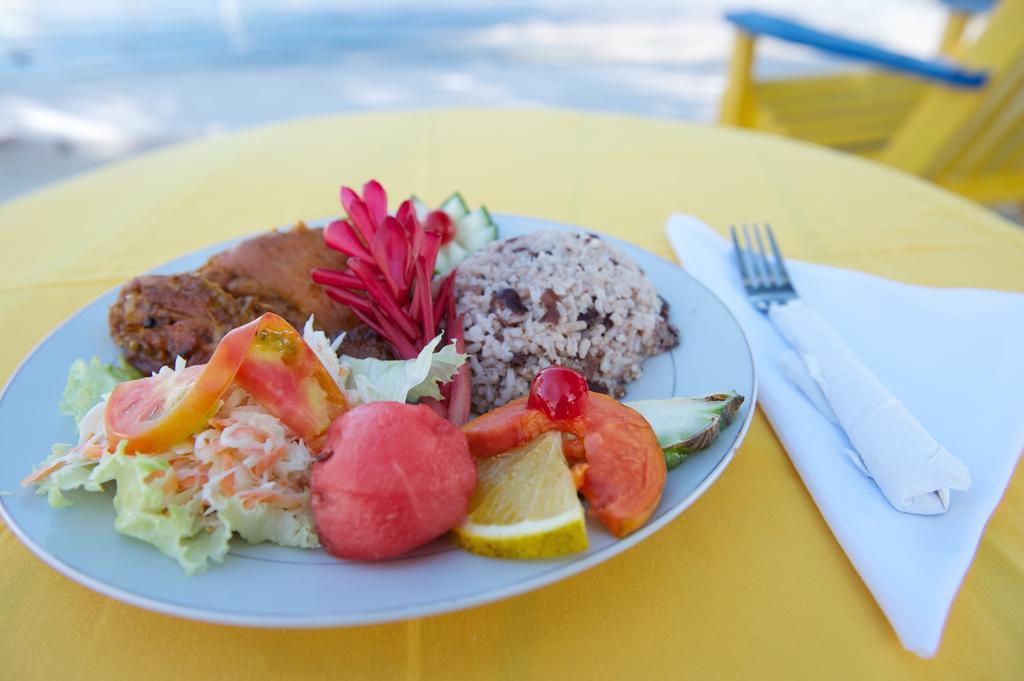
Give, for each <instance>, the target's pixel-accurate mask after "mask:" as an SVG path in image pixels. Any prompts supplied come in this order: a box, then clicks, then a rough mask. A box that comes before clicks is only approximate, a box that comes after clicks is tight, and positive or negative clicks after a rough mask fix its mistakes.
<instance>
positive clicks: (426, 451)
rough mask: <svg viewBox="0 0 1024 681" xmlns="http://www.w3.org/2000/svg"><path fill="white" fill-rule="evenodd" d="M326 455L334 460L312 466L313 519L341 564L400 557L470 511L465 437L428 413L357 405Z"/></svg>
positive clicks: (331, 434)
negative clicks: (342, 561) (344, 559)
mask: <svg viewBox="0 0 1024 681" xmlns="http://www.w3.org/2000/svg"><path fill="white" fill-rule="evenodd" d="M326 449H327V451H330V452H331V454H330V456H329V458H327V459H322V460H320V461H317V462H316V463H314V464H313V472H312V479H311V481H310V492H311V494H312V500H313V518H314V520H315V522H316V531H317V534H319V535H320V543H321V544H323V545H324V548H326V549H327V551H328V552H330V553H332V554H334V555H335V556H338V557H339V558H348V559H352V560H380V559H382V558H390V557H392V556H397V555H399V554H402V553H405V552H406V551H408V550H409V549H412V548H415V547H417V546H419V545H421V544H425V543H427V542H428V541H430V540H431V539H434V538H435V537H439V536H440V535H442V534H444V533H445V532H447V531H448V530H450V529H451V528H452V527H454V526H455V525H456V524H457V523H458V522H459V521H460V520H462V518H463V517H464V516H465V515H466V513H467V512H468V511H469V502H470V498H471V497H472V495H473V488H474V487H476V464H475V463H474V462H473V457H472V456H471V455H470V453H469V445H467V444H466V436H465V435H463V434H462V431H461V430H460V429H459V428H457V427H456V426H454V425H452V424H451V423H450V422H448V421H446V420H445V419H443V418H441V417H440V416H438V415H437V413H436V412H434V411H433V410H432V409H430V408H429V407H426V406H422V405H413V404H399V403H398V402H373V403H370V404H365V405H363V406H361V407H356V408H355V409H352V410H350V411H348V412H345V413H344V414H342V415H341V416H339V417H338V418H337V419H335V420H334V422H333V423H332V424H331V427H330V429H329V430H328V431H327V448H326Z"/></svg>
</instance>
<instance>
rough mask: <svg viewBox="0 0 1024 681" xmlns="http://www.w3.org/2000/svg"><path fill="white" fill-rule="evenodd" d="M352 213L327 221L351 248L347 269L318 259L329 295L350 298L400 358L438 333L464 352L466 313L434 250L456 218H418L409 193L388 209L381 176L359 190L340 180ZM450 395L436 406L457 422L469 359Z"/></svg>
mask: <svg viewBox="0 0 1024 681" xmlns="http://www.w3.org/2000/svg"><path fill="white" fill-rule="evenodd" d="M341 203H342V205H343V206H344V207H345V212H346V213H347V214H348V217H347V218H346V219H344V220H335V221H334V222H332V223H330V224H329V225H327V228H326V229H324V242H325V243H326V244H327V245H328V246H329V247H331V248H333V249H334V250H336V251H340V252H341V253H344V254H345V255H346V256H348V262H347V263H346V268H345V269H344V270H341V271H339V270H331V269H326V268H323V267H318V268H316V269H314V270H313V272H312V275H313V281H315V282H316V283H318V284H321V285H322V286H323V287H324V290H325V292H326V293H327V295H328V296H330V297H331V298H333V299H334V300H336V301H338V302H339V303H342V304H344V305H347V306H348V307H349V308H350V309H351V310H352V312H353V314H355V315H356V316H357V317H358V318H359V319H360V320H362V321H363V323H365V324H366V325H367V326H369V327H370V328H372V329H373V330H374V331H376V332H377V333H378V334H380V335H381V337H382V338H384V340H386V341H387V343H388V345H390V346H391V349H392V350H393V351H394V353H395V355H396V356H397V357H399V358H401V359H411V358H413V357H415V356H416V355H418V354H419V352H420V350H422V349H423V348H424V346H426V345H427V343H429V342H430V341H431V340H433V339H434V338H435V337H436V336H437V334H439V333H442V332H443V333H444V335H445V338H446V339H448V340H450V341H454V342H455V344H456V348H457V349H458V351H459V352H464V345H465V344H464V341H463V335H462V317H460V316H459V315H457V314H456V313H455V295H454V288H455V275H456V272H457V271H458V270H453V271H452V272H451V273H450V274H448V275H447V276H445V277H443V278H442V279H440V280H439V281H438V282H437V283H436V284H435V283H434V281H433V274H434V266H435V264H436V261H437V251H438V249H439V248H440V247H441V245H442V244H443V243H444V242H445V240H450V239H451V238H452V235H453V234H454V226H453V225H452V221H451V219H450V218H449V217H448V216H447V215H446V214H444V213H442V212H441V211H434V212H433V213H431V214H430V215H428V216H427V219H426V220H425V223H426V224H424V225H421V224H420V221H419V220H418V219H417V218H416V211H415V210H414V209H413V205H412V202H411V201H408V200H406V201H403V202H402V205H400V206H399V207H398V211H397V212H396V213H395V214H394V215H389V214H388V197H387V192H385V191H384V188H383V187H382V186H380V183H378V182H377V181H376V180H371V181H369V182H367V183H366V184H365V185H363V195H362V197H360V196H359V195H358V194H356V193H355V192H354V191H353V190H351V189H349V188H348V187H342V188H341ZM441 392H442V394H443V395H444V396H445V400H444V401H443V402H441V403H437V402H434V401H430V404H431V406H432V407H433V408H434V409H435V410H437V411H438V412H439V413H440V414H441V415H442V416H445V417H446V418H447V419H448V420H449V421H452V422H453V423H455V424H456V425H462V424H463V423H465V422H466V421H467V420H468V418H469V397H470V395H469V392H470V380H469V367H468V366H467V365H466V364H463V365H462V366H461V367H460V368H459V371H458V373H457V374H456V375H455V378H453V379H452V380H451V381H450V382H449V383H448V384H447V385H445V386H443V387H442V389H441Z"/></svg>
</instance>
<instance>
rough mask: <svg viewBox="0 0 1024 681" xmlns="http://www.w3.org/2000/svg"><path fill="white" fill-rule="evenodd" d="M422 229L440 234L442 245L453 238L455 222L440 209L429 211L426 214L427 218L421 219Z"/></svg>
mask: <svg viewBox="0 0 1024 681" xmlns="http://www.w3.org/2000/svg"><path fill="white" fill-rule="evenodd" d="M423 229H425V230H426V231H428V232H437V233H438V234H440V235H441V245H442V246H444V245H445V244H446V243H448V242H449V241H451V240H452V239H454V238H455V223H454V222H452V219H451V218H450V217H448V214H447V213H445V212H444V211H441V210H435V211H431V212H430V213H429V214H428V215H427V219H426V220H424V221H423Z"/></svg>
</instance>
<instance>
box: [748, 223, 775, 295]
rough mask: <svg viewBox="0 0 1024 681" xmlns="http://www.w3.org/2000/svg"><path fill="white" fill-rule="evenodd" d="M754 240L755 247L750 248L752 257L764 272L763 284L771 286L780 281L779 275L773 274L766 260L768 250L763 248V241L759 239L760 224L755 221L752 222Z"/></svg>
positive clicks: (773, 271)
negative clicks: (752, 252) (752, 251)
mask: <svg viewBox="0 0 1024 681" xmlns="http://www.w3.org/2000/svg"><path fill="white" fill-rule="evenodd" d="M754 240H755V241H756V242H757V248H756V249H752V250H754V257H755V258H757V259H758V261H759V263H760V265H761V270H762V272H764V278H765V286H771V285H773V284H775V283H776V282H779V283H781V281H780V280H781V277H777V276H775V270H774V268H772V265H771V263H770V262H769V261H768V251H766V250H765V249H764V241H763V240H762V239H761V225H760V223H757V222H755V223H754Z"/></svg>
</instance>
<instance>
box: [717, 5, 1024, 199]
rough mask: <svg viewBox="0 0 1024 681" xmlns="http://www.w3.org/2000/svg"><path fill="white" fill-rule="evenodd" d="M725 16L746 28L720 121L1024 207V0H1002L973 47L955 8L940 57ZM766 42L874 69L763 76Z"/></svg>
mask: <svg viewBox="0 0 1024 681" xmlns="http://www.w3.org/2000/svg"><path fill="white" fill-rule="evenodd" d="M959 4H961V5H966V4H969V3H967V2H966V0H961V2H960V3H959ZM727 16H728V19H729V20H730V21H731V22H732V23H733V24H735V25H736V26H737V28H738V29H739V32H738V35H737V39H736V46H735V51H734V53H733V59H732V64H731V66H730V71H729V85H728V88H727V90H726V93H725V96H724V97H723V100H722V109H721V115H720V122H721V123H723V124H726V125H735V126H740V127H747V128H756V129H759V130H765V131H769V132H774V133H778V134H782V135H786V136H788V137H795V138H799V139H803V140H807V141H810V142H814V143H817V144H822V145H826V146H830V147H834V148H837V149H842V150H844V151H847V152H850V153H854V154H858V155H862V156H866V157H870V158H874V159H876V160H878V161H881V162H883V163H887V164H889V165H893V166H896V167H898V168H902V169H904V170H906V171H908V172H911V173H914V174H916V175H919V176H921V177H924V178H927V179H929V180H932V181H933V182H935V183H937V184H940V185H942V186H945V187H947V188H949V189H952V190H954V191H957V192H959V193H961V194H963V195H965V196H968V197H971V198H973V199H975V200H977V201H981V202H984V203H999V202H1006V201H1024V0H1002V1H1001V2H1000V3H999V4H998V5H997V6H996V8H995V10H994V11H993V13H992V15H991V17H990V18H989V20H988V23H987V25H986V27H985V30H984V31H983V32H982V33H981V34H980V36H979V37H978V38H977V39H976V40H974V41H973V42H971V43H970V44H964V43H963V40H962V34H963V28H964V25H965V24H966V23H967V16H968V15H967V14H966V13H965V12H962V11H954V13H953V15H952V17H951V19H950V22H949V24H948V25H947V27H946V31H945V34H944V35H943V39H942V45H941V48H940V52H941V53H942V56H941V57H940V58H938V59H935V60H919V59H913V58H910V57H906V56H904V55H899V54H896V53H893V52H890V51H887V50H883V49H880V48H878V47H875V46H873V45H869V44H867V43H863V42H859V41H854V40H849V39H846V38H842V37H839V36H835V35H830V34H826V33H822V32H820V31H815V30H814V29H810V28H807V27H805V26H802V25H800V24H797V23H795V22H791V21H787V20H784V19H779V18H776V17H771V16H768V15H765V14H760V13H756V12H735V13H730V14H729V15H727ZM762 35H763V36H771V37H774V38H778V39H781V40H785V41H787V42H791V43H797V44H802V45H807V46H810V47H813V48H815V49H818V50H823V51H825V52H828V53H830V54H834V55H841V56H844V57H846V58H849V59H853V60H857V61H861V62H865V63H867V64H870V65H871V67H872V68H870V69H865V70H860V71H853V72H848V73H842V74H838V75H829V76H815V77H804V78H791V79H785V80H767V81H755V80H754V79H753V78H752V74H751V71H752V67H753V62H754V44H755V40H756V38H757V37H758V36H762ZM954 56H955V57H956V58H957V62H958V63H954V62H953V61H952V57H954Z"/></svg>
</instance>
